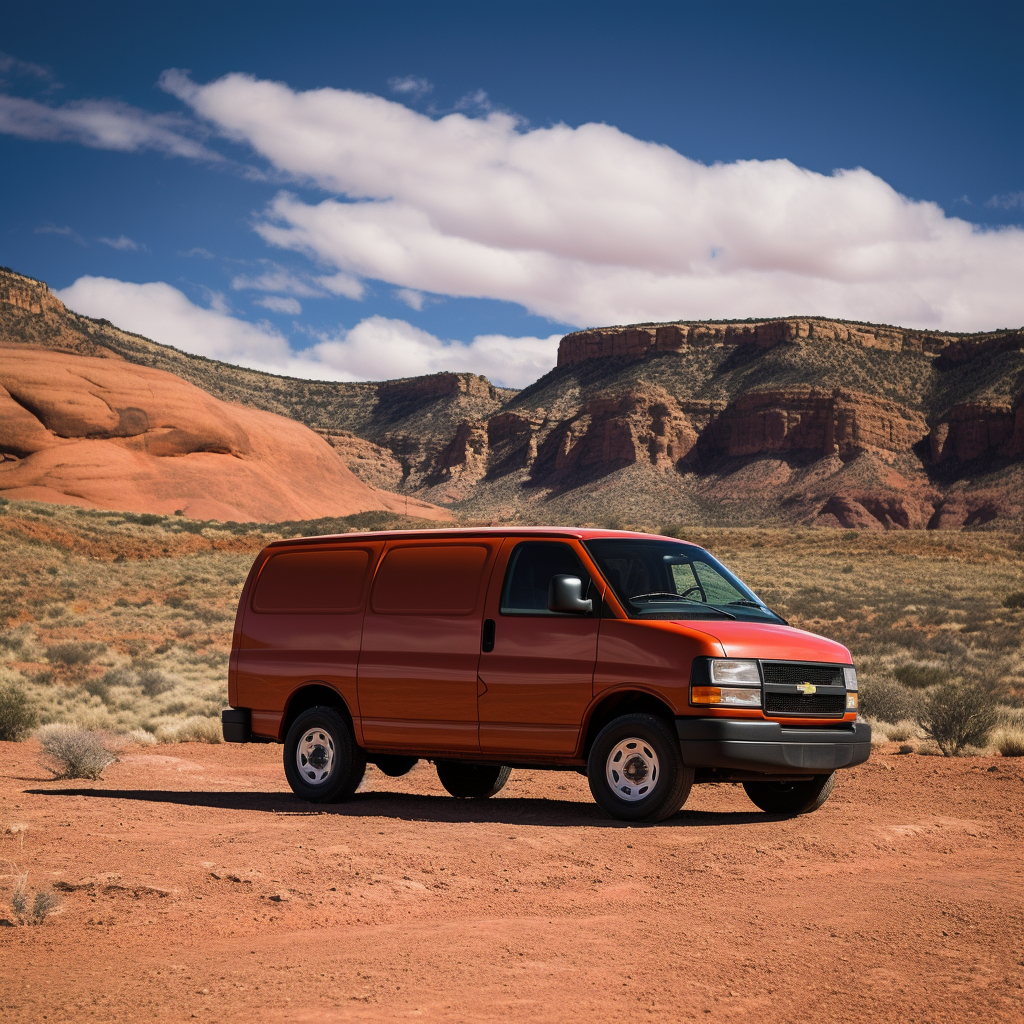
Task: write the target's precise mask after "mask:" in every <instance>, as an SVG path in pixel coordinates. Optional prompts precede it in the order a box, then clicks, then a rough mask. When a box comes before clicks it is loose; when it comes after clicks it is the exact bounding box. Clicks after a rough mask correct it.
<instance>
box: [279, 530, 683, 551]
mask: <svg viewBox="0 0 1024 1024" xmlns="http://www.w3.org/2000/svg"><path fill="white" fill-rule="evenodd" d="M496 534H497V535H499V536H502V537H574V538H575V539H576V540H596V539H597V538H599V537H602V538H603V537H608V538H614V537H629V538H631V539H633V540H637V539H644V540H672V541H675V542H676V543H677V544H689V545H690V546H691V547H697V546H698V545H696V544H694V543H693V542H692V541H685V540H684V541H680V540H679V538H677V537H664V536H662V535H660V534H657V533H634V532H633V531H631V530H602V529H598V528H596V527H577V526H464V527H454V528H451V529H447V530H367V531H366V532H363V533H332V534H326V535H324V536H320V537H289V538H287V539H284V540H275V541H272V542H271V543H270V544H269V545H268V547H274V548H276V547H286V546H288V545H289V544H330V543H337V542H338V541H350V540H351V541H355V540H366V539H367V538H371V537H372V538H373V539H374V540H395V539H406V538H408V539H417V538H444V537H452V538H454V537H493V536H495V535H496Z"/></svg>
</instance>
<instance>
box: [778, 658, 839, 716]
mask: <svg viewBox="0 0 1024 1024" xmlns="http://www.w3.org/2000/svg"><path fill="white" fill-rule="evenodd" d="M761 669H762V670H763V672H764V681H765V682H766V683H769V684H771V683H780V684H783V685H789V686H793V685H794V684H799V683H813V684H814V685H815V686H842V685H843V667H842V665H801V664H800V663H799V662H793V661H788V662H787V661H763V662H761ZM844 706H845V705H844Z"/></svg>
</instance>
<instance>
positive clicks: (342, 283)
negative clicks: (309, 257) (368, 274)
mask: <svg viewBox="0 0 1024 1024" xmlns="http://www.w3.org/2000/svg"><path fill="white" fill-rule="evenodd" d="M316 280H317V283H318V284H322V285H323V286H324V287H325V288H326V289H327V290H328V291H329V292H330V293H331V294H332V295H344V296H345V298H346V299H357V300H358V299H361V298H362V297H363V294H364V292H365V291H366V289H365V287H364V285H363V282H362V281H360V280H359V278H358V277H353V276H352V275H351V274H346V273H345V272H344V271H339V272H338V273H337V274H331V275H329V276H327V277H318V278H317V279H316Z"/></svg>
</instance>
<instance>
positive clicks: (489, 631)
mask: <svg viewBox="0 0 1024 1024" xmlns="http://www.w3.org/2000/svg"><path fill="white" fill-rule="evenodd" d="M480 646H481V648H482V650H483V652H484V654H490V653H491V651H493V650H494V619H484V636H483V643H482V644H481V645H480Z"/></svg>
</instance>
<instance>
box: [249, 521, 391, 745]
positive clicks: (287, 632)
mask: <svg viewBox="0 0 1024 1024" xmlns="http://www.w3.org/2000/svg"><path fill="white" fill-rule="evenodd" d="M383 548H384V543H383V541H377V542H360V543H357V544H338V545H336V546H331V547H325V546H324V545H322V544H319V545H315V546H313V545H311V546H310V547H309V548H302V547H298V548H296V547H288V548H284V549H275V548H273V547H271V548H268V549H267V550H265V551H264V552H263V555H261V558H260V559H259V560H257V563H256V564H255V565H254V566H253V571H252V573H251V574H250V580H249V582H248V583H247V585H246V591H244V592H243V595H242V602H243V603H242V608H241V609H240V620H241V623H240V628H239V629H238V636H237V646H236V649H235V650H234V651H233V652H232V653H233V656H234V662H235V690H236V697H235V699H233V700H232V704H233V705H236V706H241V707H247V708H251V709H252V731H253V734H254V735H256V736H262V737H265V738H269V739H280V732H281V722H282V719H283V716H284V713H285V710H286V707H287V704H288V701H289V699H290V697H291V695H292V694H293V693H294V692H295V691H296V690H297V689H298V688H299V687H301V686H304V685H308V684H319V685H323V686H327V687H329V688H330V689H332V690H334V691H335V692H337V693H338V694H339V695H340V697H341V698H342V699H343V700H344V702H345V705H346V707H347V708H348V709H349V711H350V713H351V715H352V717H353V720H354V724H355V722H356V721H357V719H358V710H357V709H358V703H357V686H356V671H357V667H358V664H359V645H360V639H361V633H362V622H363V607H364V604H365V598H366V592H367V590H368V589H369V581H370V579H371V577H372V573H373V569H374V567H375V566H376V563H377V561H378V559H379V557H380V553H381V551H382V550H383Z"/></svg>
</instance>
